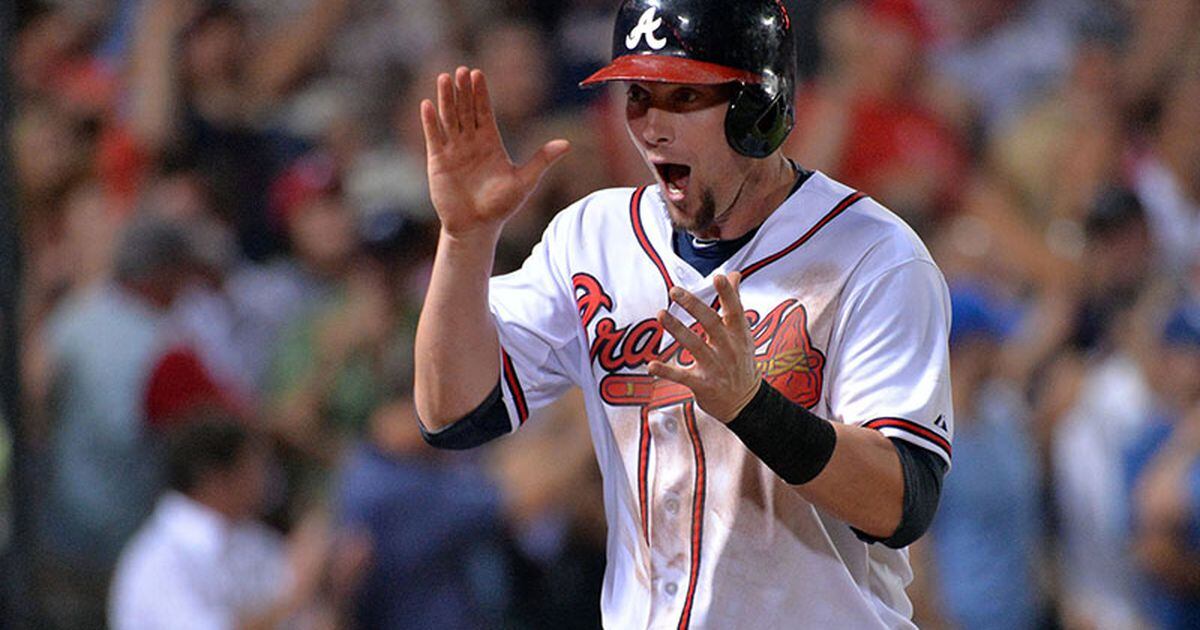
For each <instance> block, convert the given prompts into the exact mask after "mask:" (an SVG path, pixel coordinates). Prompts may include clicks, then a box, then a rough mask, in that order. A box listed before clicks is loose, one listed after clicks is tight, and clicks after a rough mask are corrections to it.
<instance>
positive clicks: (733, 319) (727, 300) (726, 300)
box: [713, 271, 746, 333]
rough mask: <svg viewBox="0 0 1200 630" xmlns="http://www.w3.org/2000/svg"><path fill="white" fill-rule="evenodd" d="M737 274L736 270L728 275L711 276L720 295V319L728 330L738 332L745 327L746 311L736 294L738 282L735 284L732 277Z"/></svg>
mask: <svg viewBox="0 0 1200 630" xmlns="http://www.w3.org/2000/svg"><path fill="white" fill-rule="evenodd" d="M737 275H738V273H737V272H736V271H735V272H733V273H732V274H730V275H729V276H724V275H720V274H718V275H717V276H716V277H715V278H713V287H715V288H716V289H717V295H718V296H720V297H721V319H722V320H724V321H725V325H726V326H727V327H729V329H730V330H734V331H738V332H739V333H740V332H741V331H743V330H745V328H746V311H745V309H744V308H742V297H741V296H740V295H739V294H738V284H735V282H734V280H733V279H732V278H734V277H736V276H737Z"/></svg>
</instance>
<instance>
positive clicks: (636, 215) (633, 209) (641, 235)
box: [629, 186, 675, 302]
mask: <svg viewBox="0 0 1200 630" xmlns="http://www.w3.org/2000/svg"><path fill="white" fill-rule="evenodd" d="M644 192H646V186H642V187H641V188H638V189H637V190H635V191H633V197H632V198H631V199H630V200H629V220H630V221H631V222H632V223H633V235H634V236H636V237H637V241H638V244H639V245H641V246H642V251H644V252H646V255H647V256H649V257H650V261H651V262H653V263H654V266H655V267H658V273H660V274H662V278H663V282H665V283H666V285H667V291H668V292H670V291H671V287H673V286H675V283H674V282H671V274H669V273H667V266H666V265H664V264H663V261H662V257H661V256H659V255H658V252H656V251H654V246H653V245H651V244H650V239H649V238H648V237H647V236H646V229H645V227H643V226H642V214H641V205H642V193H644ZM669 301H670V300H669V298H668V302H669Z"/></svg>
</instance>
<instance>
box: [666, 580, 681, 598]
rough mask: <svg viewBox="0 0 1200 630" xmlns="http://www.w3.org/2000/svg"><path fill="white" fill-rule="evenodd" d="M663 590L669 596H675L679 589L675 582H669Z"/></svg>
mask: <svg viewBox="0 0 1200 630" xmlns="http://www.w3.org/2000/svg"><path fill="white" fill-rule="evenodd" d="M663 590H664V591H666V592H667V595H674V594H675V592H676V591H678V590H679V587H678V586H676V585H675V583H674V582H667V585H666V586H664V587H663Z"/></svg>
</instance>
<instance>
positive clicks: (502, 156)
mask: <svg viewBox="0 0 1200 630" xmlns="http://www.w3.org/2000/svg"><path fill="white" fill-rule="evenodd" d="M421 125H422V128H423V129H424V131H425V154H426V160H427V164H428V171H429V196H430V199H431V200H432V201H433V207H434V209H435V210H436V211H437V214H438V218H439V219H441V221H442V229H443V230H444V231H445V232H447V233H448V234H451V235H465V234H469V233H472V232H477V231H479V230H499V228H500V226H501V225H503V223H504V221H505V220H506V219H508V218H509V217H510V216H512V215H513V214H514V213H516V211H517V210H518V209H519V208H520V207H521V205H522V204H523V203H524V202H525V200H526V199H527V198H528V197H529V195H530V193H532V192H533V189H534V187H535V186H537V183H538V180H539V179H541V177H542V174H544V173H545V172H546V169H548V168H550V165H552V164H553V163H554V162H555V161H557V160H558V159H559V158H560V157H562V156H563V155H564V154H566V152H567V151H568V150H569V149H570V145H569V144H568V143H567V141H566V140H551V141H550V142H547V143H546V144H544V145H542V148H541V149H540V150H538V152H537V154H535V155H534V156H533V157H532V158H530V160H529V161H528V162H526V163H525V164H523V165H516V164H513V162H512V160H511V159H510V158H509V156H508V151H507V150H505V148H504V144H503V142H502V141H501V139H500V131H499V129H498V128H497V127H496V119H495V117H494V116H493V114H492V104H491V99H490V97H489V96H488V88H487V81H486V79H485V78H484V76H483V72H481V71H479V70H468V69H467V68H465V67H460V68H458V70H457V71H455V73H454V76H453V77H451V76H450V75H449V74H442V75H440V76H438V78H437V106H436V107H435V106H434V104H433V102H432V101H430V100H428V99H426V100H424V101H422V102H421Z"/></svg>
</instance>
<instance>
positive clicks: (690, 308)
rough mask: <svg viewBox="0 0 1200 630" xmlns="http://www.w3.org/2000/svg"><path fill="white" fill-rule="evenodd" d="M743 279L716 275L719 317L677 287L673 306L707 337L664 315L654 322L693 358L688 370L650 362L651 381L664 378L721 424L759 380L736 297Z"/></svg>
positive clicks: (746, 325) (750, 395)
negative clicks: (681, 387) (687, 392)
mask: <svg viewBox="0 0 1200 630" xmlns="http://www.w3.org/2000/svg"><path fill="white" fill-rule="evenodd" d="M740 283H741V274H739V273H737V272H734V273H731V274H729V276H724V275H719V274H718V275H717V276H715V277H714V278H713V286H714V287H716V289H717V295H718V296H719V297H720V298H721V312H720V313H718V312H717V311H715V310H713V309H712V308H711V307H710V306H708V305H707V304H705V303H704V302H702V301H700V299H699V298H697V297H696V296H695V295H693V294H692V293H691V292H689V291H687V290H685V289H683V288H680V287H675V288H673V289H671V300H672V301H673V302H675V303H676V304H679V305H680V306H682V307H683V309H684V310H686V311H687V312H688V313H690V314H691V316H692V317H695V318H696V321H697V322H699V323H700V325H701V326H702V327H703V330H704V333H705V337H701V336H700V335H698V334H696V333H695V332H694V331H692V329H690V328H688V327H687V326H685V325H684V324H683V322H681V321H679V318H677V317H675V316H674V315H672V314H670V313H668V312H667V311H659V312H658V321H659V323H661V324H662V325H663V328H665V329H666V330H667V332H669V333H671V335H672V336H674V337H675V339H676V340H678V341H679V343H680V345H682V346H683V347H684V348H686V349H687V350H688V351H689V352H691V353H692V356H693V357H695V359H696V362H695V363H694V364H692V365H690V366H688V367H683V366H679V365H669V364H666V363H663V362H662V361H651V362H650V365H649V366H648V370H649V372H650V374H651V375H652V376H657V377H660V378H665V379H667V380H671V381H675V382H676V383H679V384H680V385H684V386H685V387H687V388H688V389H690V390H692V394H693V395H694V396H695V398H696V404H698V405H700V408H701V409H703V410H704V411H705V412H706V413H708V414H709V415H710V416H712V417H714V418H716V419H717V420H720V421H721V422H729V421H730V420H733V419H734V418H735V417H737V414H738V412H740V411H741V410H742V408H743V407H745V406H746V404H747V403H749V402H750V400H751V399H752V398H754V394H755V393H757V392H758V388H759V384H760V382H761V381H762V377H761V376H760V375H759V373H758V367H757V365H756V364H755V362H754V338H753V336H752V335H751V334H750V325H749V323H748V322H747V321H746V311H745V310H744V309H743V308H742V300H741V297H740V296H739V295H738V286H739V284H740Z"/></svg>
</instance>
